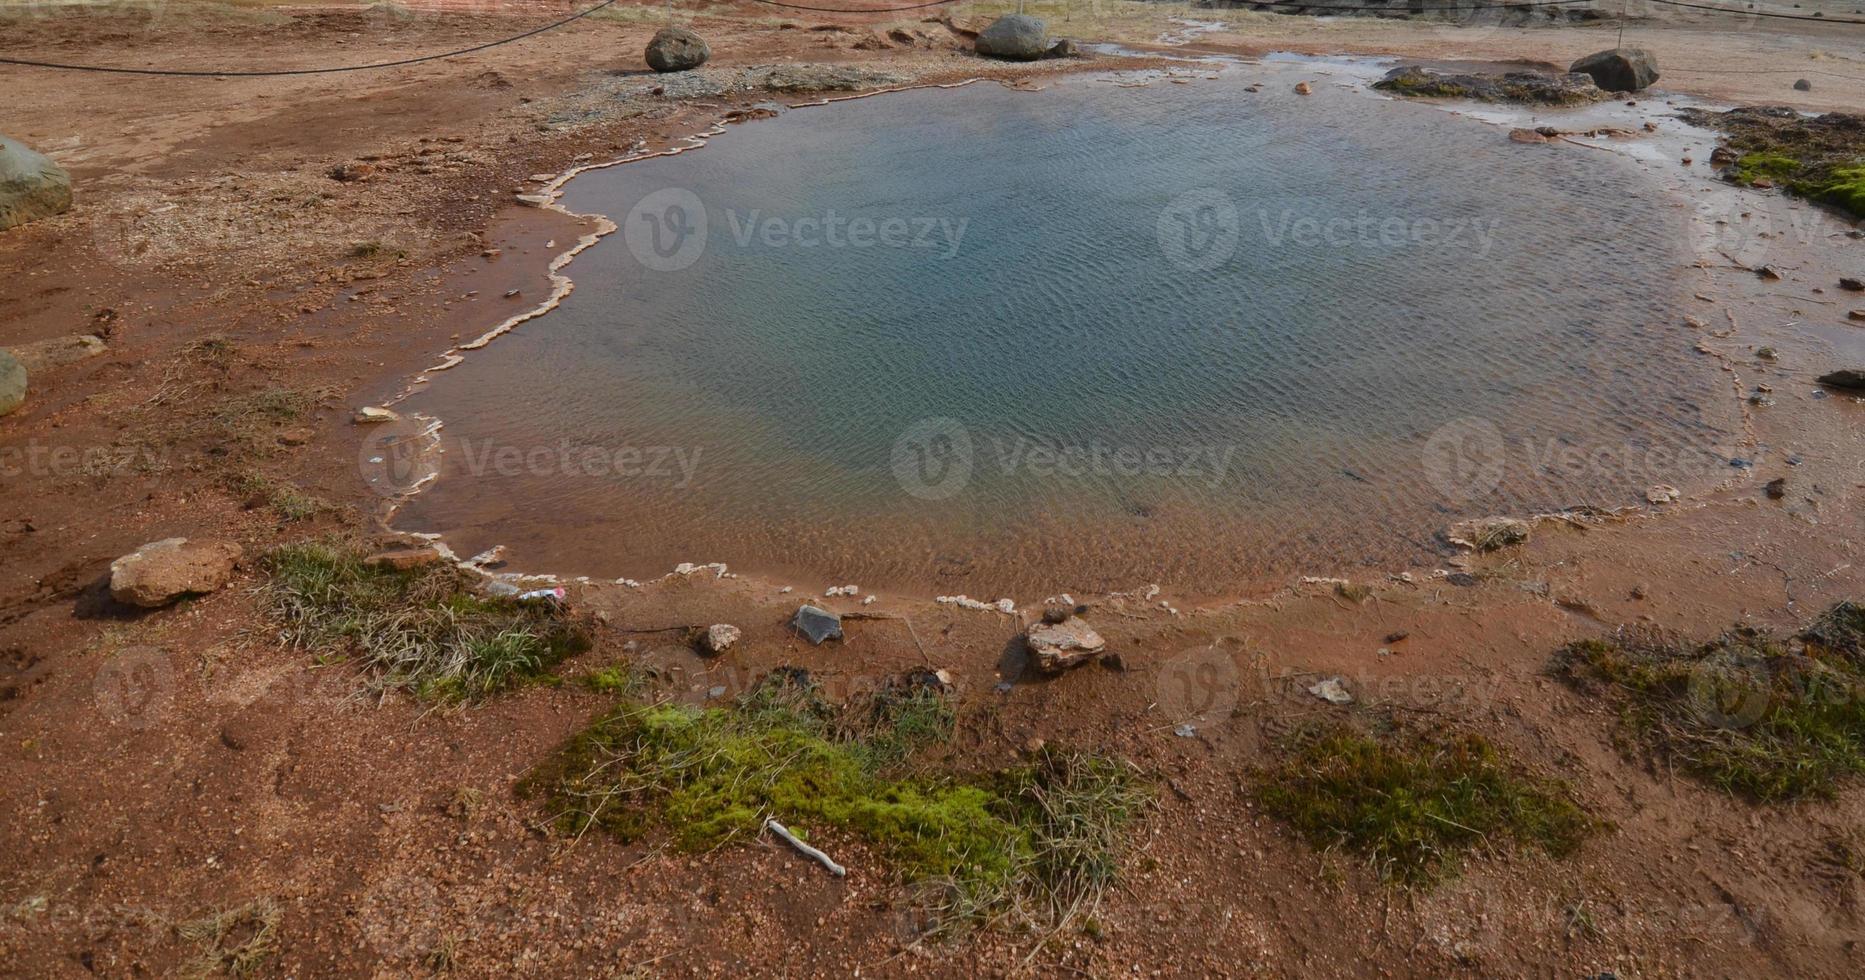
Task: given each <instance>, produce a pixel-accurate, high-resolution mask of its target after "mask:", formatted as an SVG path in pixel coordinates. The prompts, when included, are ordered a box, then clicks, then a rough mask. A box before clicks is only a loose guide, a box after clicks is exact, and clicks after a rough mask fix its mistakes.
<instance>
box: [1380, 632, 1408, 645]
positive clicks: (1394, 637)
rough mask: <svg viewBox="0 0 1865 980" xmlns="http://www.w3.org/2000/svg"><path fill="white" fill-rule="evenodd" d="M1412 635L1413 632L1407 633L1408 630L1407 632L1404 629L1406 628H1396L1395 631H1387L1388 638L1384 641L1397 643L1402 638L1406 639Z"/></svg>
mask: <svg viewBox="0 0 1865 980" xmlns="http://www.w3.org/2000/svg"><path fill="white" fill-rule="evenodd" d="M1411 635H1412V634H1410V633H1407V632H1406V631H1404V630H1394V631H1392V632H1390V633H1387V634H1386V639H1385V640H1384V642H1386V643H1397V642H1399V641H1400V640H1403V639H1405V638H1406V637H1408V636H1411Z"/></svg>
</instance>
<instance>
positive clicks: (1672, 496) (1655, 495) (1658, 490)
mask: <svg viewBox="0 0 1865 980" xmlns="http://www.w3.org/2000/svg"><path fill="white" fill-rule="evenodd" d="M1680 496H1682V494H1681V493H1680V492H1679V491H1678V489H1677V488H1676V487H1674V486H1671V485H1670V484H1668V483H1660V484H1658V485H1657V486H1655V487H1651V488H1650V489H1648V490H1646V491H1645V500H1646V501H1647V502H1650V503H1654V504H1673V503H1676V502H1677V498H1679V497H1680Z"/></svg>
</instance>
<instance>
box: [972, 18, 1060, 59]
mask: <svg viewBox="0 0 1865 980" xmlns="http://www.w3.org/2000/svg"><path fill="white" fill-rule="evenodd" d="M977 49H978V53H979V54H981V55H985V56H987V57H991V58H1008V59H1010V60H1012V61H1035V60H1036V59H1038V58H1040V57H1042V56H1043V55H1045V54H1047V53H1048V52H1049V26H1048V25H1047V24H1044V23H1043V22H1042V20H1041V19H1040V18H1037V17H1031V16H1029V15H1028V14H1007V15H1005V16H1003V17H999V18H997V19H996V20H994V21H992V22H991V26H989V27H987V28H985V29H984V31H983V32H982V33H980V34H979V35H978V40H977Z"/></svg>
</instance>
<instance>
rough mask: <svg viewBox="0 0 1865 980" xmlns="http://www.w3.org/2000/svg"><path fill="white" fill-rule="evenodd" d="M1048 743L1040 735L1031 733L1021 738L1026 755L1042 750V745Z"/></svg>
mask: <svg viewBox="0 0 1865 980" xmlns="http://www.w3.org/2000/svg"><path fill="white" fill-rule="evenodd" d="M1048 744H1049V743H1047V742H1045V741H1043V740H1042V738H1041V737H1040V736H1036V735H1031V736H1030V737H1029V738H1026V739H1024V740H1023V751H1024V752H1025V753H1026V754H1028V755H1035V754H1036V753H1038V752H1041V751H1042V750H1043V746H1045V745H1048Z"/></svg>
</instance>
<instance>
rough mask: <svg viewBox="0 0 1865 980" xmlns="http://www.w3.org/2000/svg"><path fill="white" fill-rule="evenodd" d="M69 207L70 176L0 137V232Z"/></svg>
mask: <svg viewBox="0 0 1865 980" xmlns="http://www.w3.org/2000/svg"><path fill="white" fill-rule="evenodd" d="M70 208H71V175H70V174H68V173H66V172H65V168H63V167H60V166H59V165H58V164H56V163H53V162H52V160H51V158H50V157H48V156H46V155H44V154H42V153H37V152H35V151H33V150H31V149H29V148H27V147H26V145H25V144H23V143H18V142H15V141H13V140H10V139H7V138H6V137H4V136H0V231H5V230H7V229H8V228H11V227H13V226H14V225H23V224H25V223H26V222H28V221H36V220H38V219H39V218H48V217H51V216H52V215H55V214H60V213H63V212H65V211H68V210H70Z"/></svg>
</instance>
